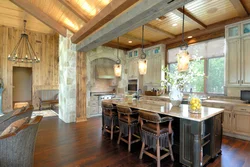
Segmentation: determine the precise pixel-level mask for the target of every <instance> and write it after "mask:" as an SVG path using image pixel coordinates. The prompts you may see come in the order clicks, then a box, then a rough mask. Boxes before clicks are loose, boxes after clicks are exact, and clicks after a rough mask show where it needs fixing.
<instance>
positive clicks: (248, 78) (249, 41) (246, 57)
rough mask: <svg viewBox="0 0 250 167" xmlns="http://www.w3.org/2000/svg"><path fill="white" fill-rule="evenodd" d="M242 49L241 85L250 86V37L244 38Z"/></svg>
mask: <svg viewBox="0 0 250 167" xmlns="http://www.w3.org/2000/svg"><path fill="white" fill-rule="evenodd" d="M249 28H250V27H249ZM241 48H242V49H241V51H242V53H241V55H242V59H241V85H243V86H250V65H249V64H250V36H247V37H244V38H242V43H241Z"/></svg>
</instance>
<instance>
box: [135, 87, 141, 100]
mask: <svg viewBox="0 0 250 167" xmlns="http://www.w3.org/2000/svg"><path fill="white" fill-rule="evenodd" d="M140 94H142V90H141V89H138V90H137V97H136V98H137V100H140Z"/></svg>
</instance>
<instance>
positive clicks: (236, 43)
mask: <svg viewBox="0 0 250 167" xmlns="http://www.w3.org/2000/svg"><path fill="white" fill-rule="evenodd" d="M226 59H227V61H226V62H227V70H226V72H227V84H228V85H231V86H233V85H235V86H237V85H239V84H240V39H239V38H237V39H231V40H227V57H226Z"/></svg>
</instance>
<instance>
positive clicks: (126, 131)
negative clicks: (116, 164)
mask: <svg viewBox="0 0 250 167" xmlns="http://www.w3.org/2000/svg"><path fill="white" fill-rule="evenodd" d="M117 112H118V119H119V128H120V133H119V138H118V141H117V144H120V140H122V141H124V142H125V143H127V144H128V151H129V152H130V151H131V144H133V143H136V142H139V141H140V140H141V139H140V137H139V136H136V135H135V131H136V130H138V123H139V122H138V112H137V110H136V111H135V110H134V111H133V110H131V108H129V107H125V106H119V105H117ZM122 135H123V137H122ZM132 135H133V136H135V137H136V138H137V139H135V140H132ZM127 136H128V139H125V138H124V137H127Z"/></svg>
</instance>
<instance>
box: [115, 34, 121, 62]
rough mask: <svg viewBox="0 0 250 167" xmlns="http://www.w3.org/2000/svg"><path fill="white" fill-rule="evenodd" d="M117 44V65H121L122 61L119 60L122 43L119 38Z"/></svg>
mask: <svg viewBox="0 0 250 167" xmlns="http://www.w3.org/2000/svg"><path fill="white" fill-rule="evenodd" d="M117 43H118V49H117V59H118V60H117V61H116V63H117V64H120V63H121V59H120V58H119V49H120V42H119V37H118V38H117Z"/></svg>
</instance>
